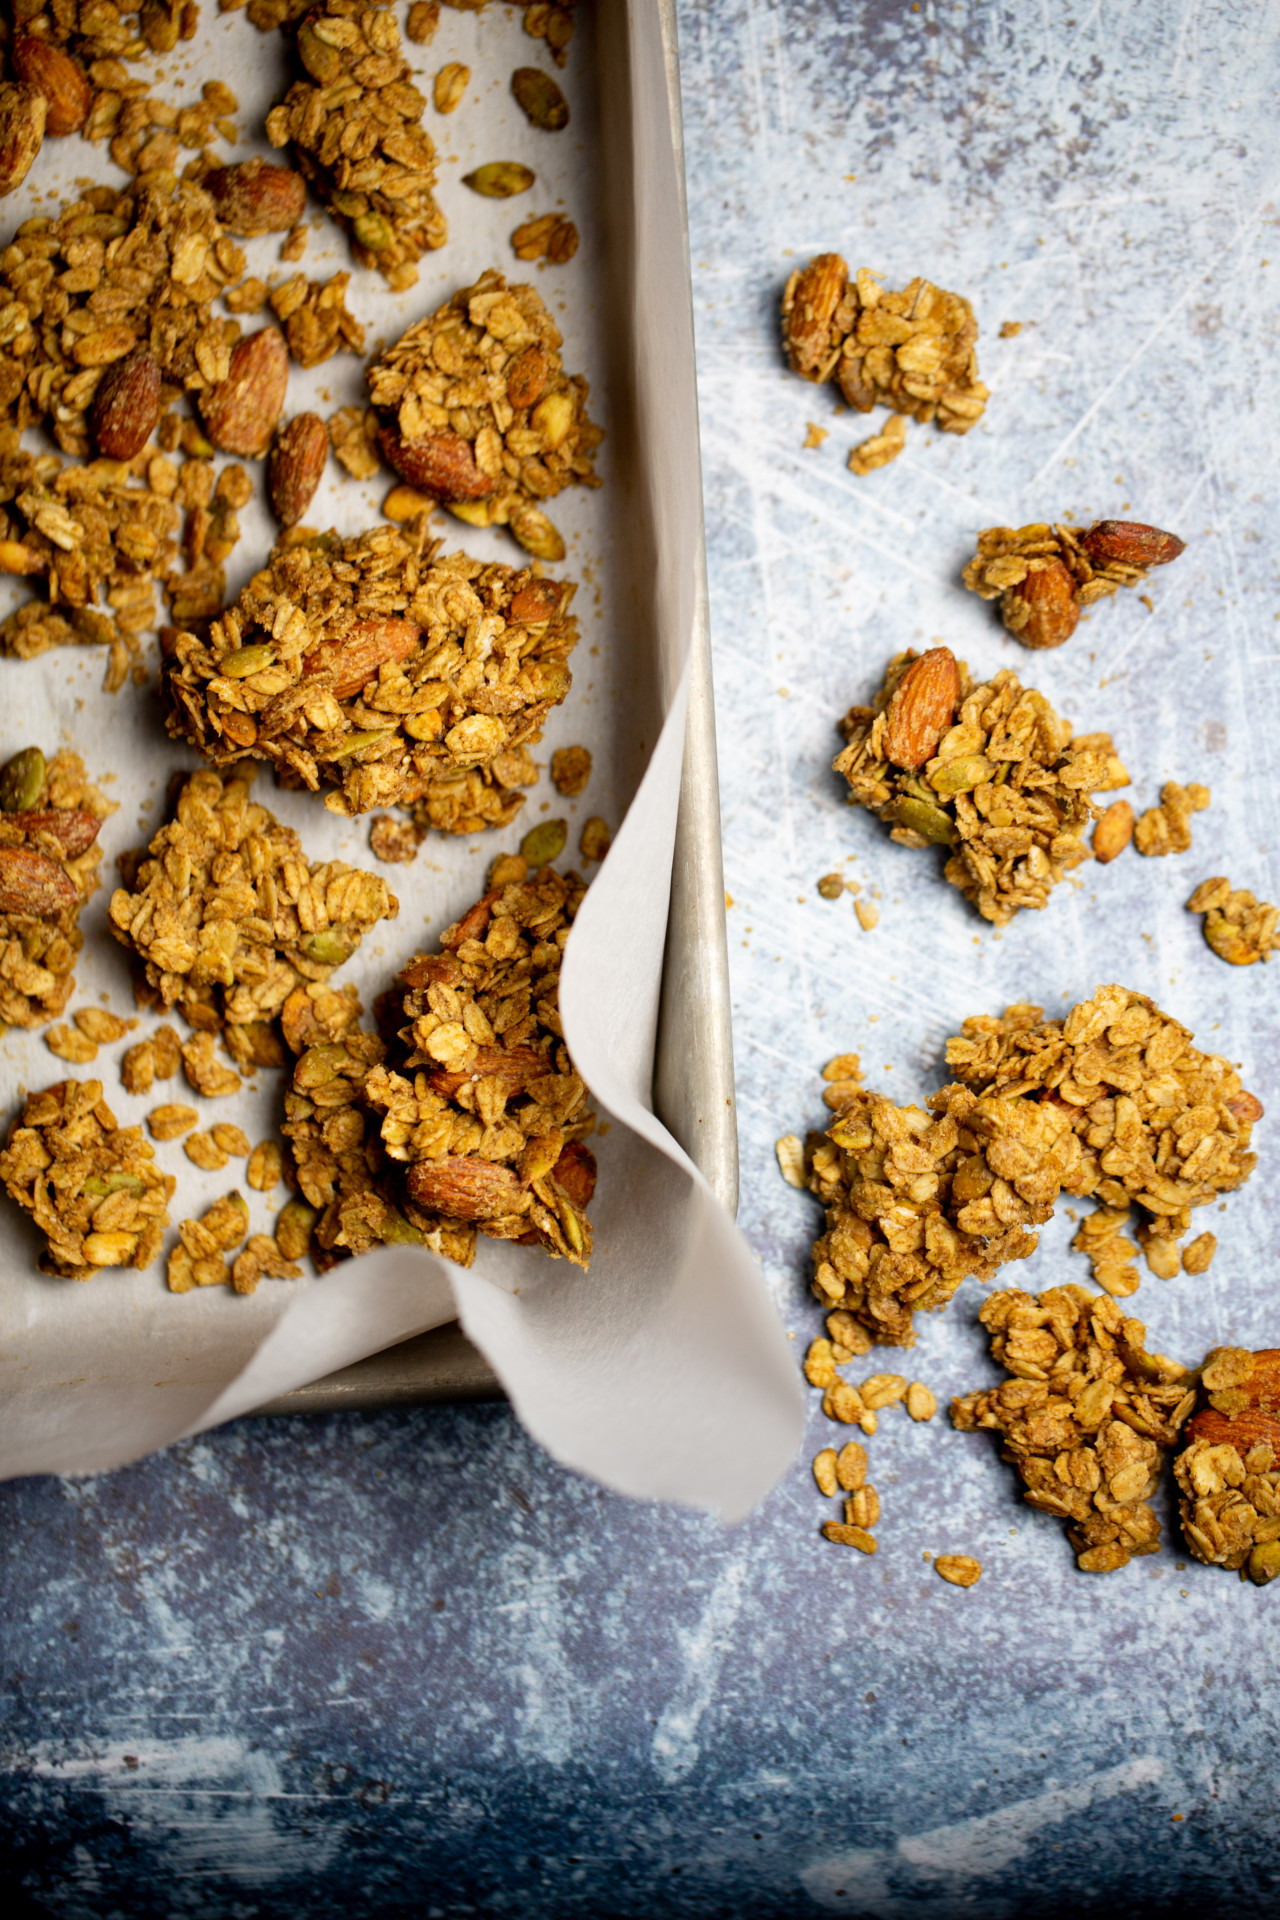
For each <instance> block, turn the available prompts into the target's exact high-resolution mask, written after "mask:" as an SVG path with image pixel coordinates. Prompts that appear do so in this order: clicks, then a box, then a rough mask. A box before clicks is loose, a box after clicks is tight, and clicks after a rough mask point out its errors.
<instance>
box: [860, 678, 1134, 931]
mask: <svg viewBox="0 0 1280 1920" xmlns="http://www.w3.org/2000/svg"><path fill="white" fill-rule="evenodd" d="M939 657H945V660H946V661H947V662H949V663H950V667H951V670H952V680H951V685H952V687H953V688H954V698H951V697H950V695H949V694H947V695H946V697H944V688H943V685H942V676H941V673H940V671H939V672H936V673H934V674H933V675H932V677H931V678H929V679H927V680H923V681H920V680H915V679H913V678H912V675H913V670H914V669H916V668H922V667H923V666H925V665H926V664H927V663H929V662H930V661H932V660H934V659H936V658H939ZM900 694H902V695H903V696H904V697H903V699H900V698H899V696H900ZM904 700H905V704H904ZM840 731H841V733H842V734H843V735H844V737H845V740H846V741H847V742H848V744H847V746H846V747H845V749H844V751H843V752H842V753H840V754H839V755H837V757H836V759H835V761H834V763H833V764H834V767H835V770H836V772H837V773H841V774H843V775H844V778H845V779H846V780H847V781H848V783H849V795H848V798H849V802H850V804H851V805H856V806H862V807H866V808H867V809H868V810H869V811H870V812H872V813H874V814H875V815H876V816H877V818H878V819H881V820H883V821H884V822H885V823H886V824H887V825H889V826H890V827H891V828H892V833H891V835H890V837H891V838H892V839H894V840H896V841H897V842H898V843H899V844H900V845H902V846H908V847H919V848H927V847H930V846H945V847H949V848H950V849H951V852H950V855H949V857H948V860H947V863H946V867H945V869H944V871H945V875H946V878H947V879H948V880H949V881H950V883H951V885H952V886H954V887H958V888H959V889H960V891H961V892H962V893H963V894H964V895H965V897H966V898H967V899H968V900H970V901H971V902H972V903H973V905H974V906H976V907H977V909H978V912H979V913H980V914H981V915H982V917H983V918H984V919H985V920H989V921H991V922H992V924H993V925H995V926H1001V927H1002V926H1007V925H1008V923H1009V921H1010V920H1011V919H1012V918H1013V916H1014V914H1015V913H1016V912H1017V911H1018V910H1019V909H1020V908H1022V907H1036V908H1039V907H1043V906H1045V905H1046V904H1047V903H1048V899H1049V894H1050V891H1051V889H1052V888H1053V887H1054V886H1055V885H1056V884H1057V882H1058V881H1059V880H1061V879H1062V878H1063V876H1064V875H1065V874H1067V873H1069V872H1071V871H1072V869H1073V868H1075V867H1077V866H1079V865H1080V863H1081V861H1083V860H1087V859H1088V858H1089V849H1088V848H1087V847H1086V845H1085V844H1084V830H1085V828H1086V827H1087V826H1088V824H1089V822H1090V821H1091V820H1092V819H1093V818H1094V814H1095V809H1094V807H1093V805H1092V803H1091V802H1090V800H1089V794H1090V792H1095V791H1097V790H1099V789H1100V788H1102V787H1103V786H1105V785H1106V784H1107V783H1108V782H1113V781H1114V779H1115V775H1116V768H1117V767H1118V764H1119V763H1118V762H1116V761H1115V753H1114V749H1112V748H1111V747H1110V742H1109V739H1108V742H1107V746H1106V748H1103V747H1102V746H1100V745H1096V744H1094V742H1097V741H1099V740H1101V739H1102V738H1105V736H1099V735H1088V736H1084V739H1085V740H1088V741H1089V742H1090V744H1089V745H1088V746H1087V747H1086V746H1085V745H1084V744H1083V740H1073V738H1072V732H1071V727H1070V725H1069V724H1068V723H1067V722H1066V721H1065V720H1062V719H1060V718H1059V717H1058V715H1057V714H1056V713H1055V712H1054V711H1053V709H1052V707H1051V706H1050V705H1049V702H1048V701H1047V700H1046V698H1045V697H1044V695H1043V694H1042V693H1037V692H1036V691H1035V690H1034V688H1031V687H1025V688H1024V687H1023V686H1022V684H1021V682H1020V681H1019V680H1018V678H1017V675H1016V674H1014V673H1011V672H1010V671H1008V669H1005V670H1003V671H1002V672H1000V673H997V674H995V675H994V676H993V678H992V679H991V680H989V681H982V682H979V683H977V684H975V683H974V681H973V680H972V678H971V677H970V674H969V670H968V668H967V667H966V666H965V665H964V663H963V662H962V661H957V660H956V659H955V656H954V655H953V654H952V653H951V652H950V650H949V649H948V648H946V647H936V648H932V649H931V650H930V651H929V653H926V654H922V655H916V654H915V653H914V652H907V653H900V654H896V655H895V656H894V658H893V659H892V660H891V661H890V663H889V668H888V671H887V673H886V675H885V679H884V682H883V684H882V686H881V687H880V689H879V691H878V692H877V693H876V695H875V701H874V704H873V705H872V706H870V707H851V708H850V710H849V712H848V713H847V714H846V716H845V718H844V719H843V720H842V721H841V723H840ZM1113 762H1115V765H1113V764H1112V763H1113ZM1120 772H1121V773H1123V769H1122V768H1121V769H1120Z"/></svg>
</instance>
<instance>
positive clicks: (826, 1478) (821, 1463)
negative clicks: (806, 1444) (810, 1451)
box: [813, 1447, 839, 1494]
mask: <svg viewBox="0 0 1280 1920" xmlns="http://www.w3.org/2000/svg"><path fill="white" fill-rule="evenodd" d="M813 1477H814V1479H815V1480H816V1481H817V1483H818V1490H819V1492H820V1493H825V1494H834V1493H835V1491H836V1488H837V1487H838V1485H839V1482H838V1481H837V1479H836V1450H835V1448H834V1447H824V1448H823V1449H822V1452H821V1453H819V1454H817V1455H816V1456H815V1458H814V1462H813Z"/></svg>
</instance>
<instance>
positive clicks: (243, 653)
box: [218, 641, 276, 680]
mask: <svg viewBox="0 0 1280 1920" xmlns="http://www.w3.org/2000/svg"><path fill="white" fill-rule="evenodd" d="M275 658H276V656H275V649H274V648H273V647H271V646H269V645H268V644H267V642H266V641H262V642H259V643H258V644H257V645H255V646H252V647H238V648H237V649H236V651H235V652H234V653H229V654H227V656H226V658H225V659H223V660H220V661H219V662H218V670H219V672H220V673H222V674H223V675H224V677H225V678H226V679H228V680H247V679H248V678H249V675H250V674H251V673H263V672H264V671H265V670H266V668H268V667H270V666H274V665H275Z"/></svg>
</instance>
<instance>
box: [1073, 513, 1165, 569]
mask: <svg viewBox="0 0 1280 1920" xmlns="http://www.w3.org/2000/svg"><path fill="white" fill-rule="evenodd" d="M1186 544H1187V543H1186V541H1185V540H1179V538H1178V536H1177V534H1176V533H1165V532H1163V531H1162V529H1161V528H1159V527H1147V526H1144V525H1143V523H1142V522H1141V521H1140V520H1099V521H1098V523H1097V525H1096V526H1093V527H1090V529H1089V531H1088V533H1086V534H1085V535H1084V537H1083V538H1082V539H1081V542H1080V545H1081V546H1082V547H1083V549H1084V551H1085V553H1086V555H1087V556H1088V559H1089V564H1090V566H1093V567H1108V566H1117V567H1167V566H1168V564H1169V562H1170V561H1171V560H1176V559H1177V557H1178V555H1179V554H1180V553H1182V552H1183V551H1184V550H1185V548H1186Z"/></svg>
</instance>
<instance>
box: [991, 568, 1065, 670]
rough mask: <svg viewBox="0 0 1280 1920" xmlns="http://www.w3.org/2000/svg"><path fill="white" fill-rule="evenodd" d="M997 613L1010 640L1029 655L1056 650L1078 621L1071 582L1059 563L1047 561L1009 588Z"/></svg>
mask: <svg viewBox="0 0 1280 1920" xmlns="http://www.w3.org/2000/svg"><path fill="white" fill-rule="evenodd" d="M1000 612H1001V614H1002V616H1003V618H1004V624H1005V626H1006V627H1007V628H1008V629H1009V632H1010V633H1011V634H1012V635H1013V637H1014V639H1015V640H1020V641H1021V642H1022V644H1023V646H1024V647H1030V648H1031V650H1032V652H1034V653H1042V652H1044V651H1046V650H1047V649H1048V648H1050V647H1060V646H1061V645H1062V644H1063V642H1064V641H1066V640H1069V639H1070V638H1071V636H1072V634H1073V633H1074V632H1075V630H1076V627H1077V626H1078V624H1079V621H1080V607H1079V603H1078V602H1077V600H1076V584H1075V581H1074V580H1073V579H1072V578H1071V575H1070V573H1069V572H1068V571H1067V569H1066V567H1065V566H1064V565H1063V564H1062V562H1061V560H1051V561H1050V562H1049V564H1048V566H1046V567H1040V568H1038V569H1037V571H1036V572H1035V573H1029V574H1028V575H1027V577H1026V579H1025V580H1022V581H1020V582H1019V583H1018V585H1017V586H1016V587H1010V588H1009V590H1008V591H1007V593H1006V594H1005V595H1004V598H1003V599H1002V600H1001V602H1000Z"/></svg>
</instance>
